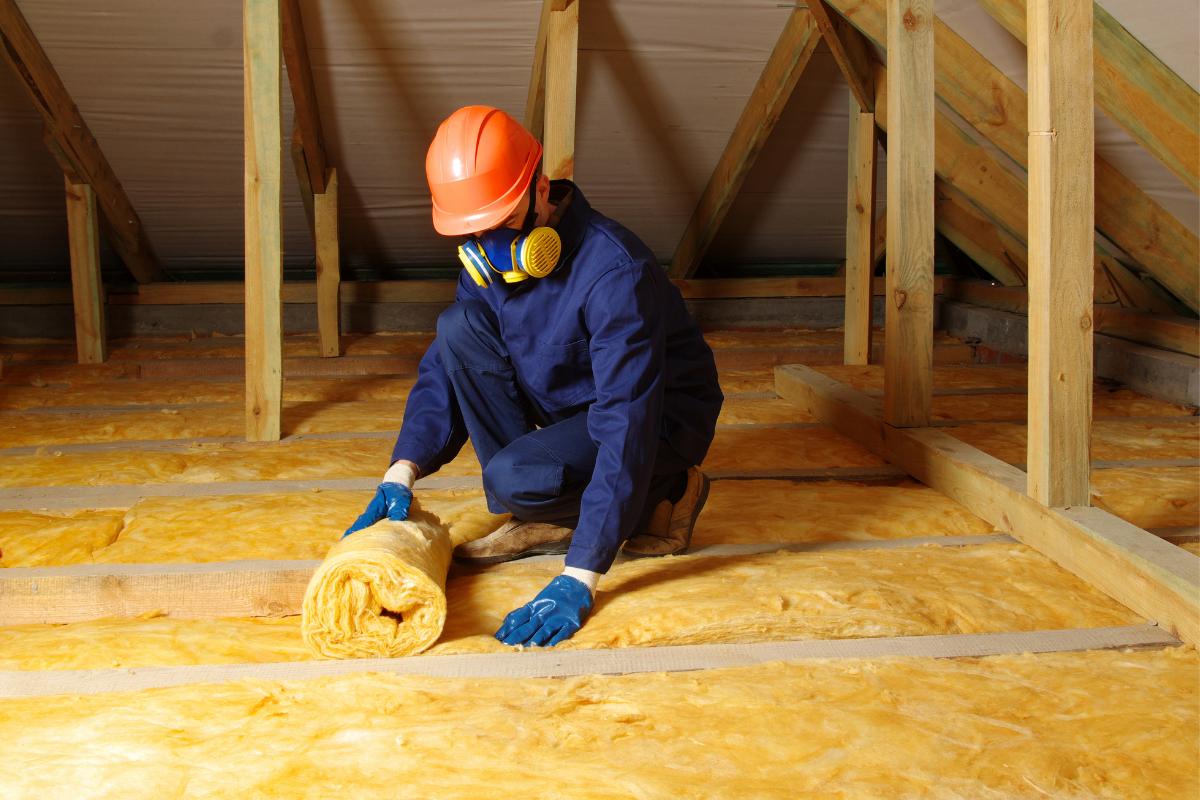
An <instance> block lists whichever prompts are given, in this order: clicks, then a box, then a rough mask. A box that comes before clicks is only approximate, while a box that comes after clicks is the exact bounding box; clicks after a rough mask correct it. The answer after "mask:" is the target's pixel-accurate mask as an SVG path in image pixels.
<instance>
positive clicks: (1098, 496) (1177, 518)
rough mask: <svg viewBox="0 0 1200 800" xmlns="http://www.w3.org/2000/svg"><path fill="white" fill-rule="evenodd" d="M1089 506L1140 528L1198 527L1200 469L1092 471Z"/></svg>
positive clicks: (1157, 468) (1199, 521)
mask: <svg viewBox="0 0 1200 800" xmlns="http://www.w3.org/2000/svg"><path fill="white" fill-rule="evenodd" d="M1092 502H1093V504H1095V505H1097V506H1099V507H1100V508H1103V509H1104V510H1106V511H1108V512H1109V513H1112V514H1116V515H1117V516H1118V517H1121V518H1122V519H1124V520H1128V521H1129V522H1132V523H1133V524H1134V525H1137V526H1138V527H1139V528H1170V527H1176V526H1183V525H1200V467H1140V468H1123V469H1095V470H1092Z"/></svg>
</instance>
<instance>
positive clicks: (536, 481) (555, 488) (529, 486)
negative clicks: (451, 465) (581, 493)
mask: <svg viewBox="0 0 1200 800" xmlns="http://www.w3.org/2000/svg"><path fill="white" fill-rule="evenodd" d="M539 450H540V448H536V447H532V448H531V447H528V446H523V443H522V442H520V441H519V440H518V441H516V442H513V443H512V444H510V445H509V446H508V447H505V448H504V449H503V450H501V451H500V452H498V453H496V455H494V456H492V459H491V460H490V461H489V462H488V464H487V466H486V467H484V469H483V486H484V488H485V489H487V491H488V493H490V494H491V495H492V497H494V498H495V499H496V500H497V501H499V502H500V504H501V505H503V506H504V507H505V508H507V509H508V510H509V511H510V512H512V514H513V515H514V516H516V517H518V518H536V516H537V514H538V512H539V510H540V509H542V508H543V507H544V506H545V505H546V504H547V503H551V502H553V501H555V500H557V499H558V498H559V497H560V496H561V494H562V490H563V477H564V468H563V465H562V464H561V463H559V462H556V461H554V460H553V459H550V458H548V457H546V458H539V457H538V456H539V455H540V453H539V452H537V451H539Z"/></svg>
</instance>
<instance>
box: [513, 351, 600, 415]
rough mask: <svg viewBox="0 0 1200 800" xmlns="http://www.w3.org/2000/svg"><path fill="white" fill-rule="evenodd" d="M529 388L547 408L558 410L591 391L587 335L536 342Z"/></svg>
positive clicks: (591, 396) (590, 360) (581, 399)
mask: <svg viewBox="0 0 1200 800" xmlns="http://www.w3.org/2000/svg"><path fill="white" fill-rule="evenodd" d="M532 372H533V373H534V374H533V375H531V376H528V378H527V381H528V384H529V388H530V389H531V390H532V391H533V392H534V393H535V394H536V395H537V399H538V401H539V402H540V403H541V404H542V406H543V407H544V408H545V409H546V410H547V411H561V410H563V409H566V408H571V407H573V406H577V405H579V404H580V403H582V402H584V401H586V400H590V399H592V398H593V396H594V395H595V391H596V390H595V383H594V382H593V379H592V358H591V354H590V352H589V351H588V342H587V339H577V340H575V341H573V342H567V343H566V344H555V343H552V342H542V341H539V342H538V343H537V347H536V351H535V364H534V369H533V370H532Z"/></svg>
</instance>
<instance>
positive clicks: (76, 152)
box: [0, 0, 166, 283]
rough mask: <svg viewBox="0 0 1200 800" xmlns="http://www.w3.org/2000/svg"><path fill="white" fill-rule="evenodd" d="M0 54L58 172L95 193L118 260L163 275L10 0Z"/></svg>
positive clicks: (138, 272) (0, 29)
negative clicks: (35, 115) (38, 122)
mask: <svg viewBox="0 0 1200 800" xmlns="http://www.w3.org/2000/svg"><path fill="white" fill-rule="evenodd" d="M0 54H2V55H3V56H4V58H5V60H7V61H8V63H9V64H10V65H11V66H12V68H13V71H14V72H15V74H16V76H17V79H18V80H19V81H20V82H21V84H22V85H23V86H24V87H25V91H26V92H27V93H28V94H29V97H30V99H31V100H32V101H33V105H34V107H35V108H37V110H38V111H39V112H40V113H41V115H42V119H43V121H44V123H45V127H46V136H45V140H46V146H47V147H48V148H49V150H50V153H51V154H52V155H53V156H54V158H55V160H56V161H58V163H59V166H60V167H61V168H62V170H63V174H64V175H65V176H66V177H67V179H68V180H69V181H70V182H71V183H72V184H87V185H88V186H90V187H91V188H92V191H94V192H95V193H96V205H97V207H98V209H99V210H100V212H101V213H102V214H103V215H104V220H105V222H107V223H108V228H107V233H108V234H109V240H110V241H111V243H112V245H113V248H114V249H115V250H116V251H117V253H118V255H120V257H121V261H122V262H124V264H125V266H126V267H127V268H128V269H129V271H130V273H132V275H133V277H134V278H135V279H136V280H137V281H138V283H149V282H151V281H156V280H161V279H163V278H164V277H166V276H165V274H164V273H163V270H162V267H161V266H160V265H159V263H158V259H157V258H156V257H155V255H154V251H153V250H152V249H151V247H150V242H149V240H148V239H147V238H146V234H145V231H144V230H143V228H142V222H141V220H140V219H139V218H138V215H137V212H136V211H134V209H133V204H132V203H131V202H130V201H129V197H128V196H127V195H126V194H125V189H124V188H123V187H122V186H121V182H120V181H119V180H118V179H117V176H116V174H115V173H114V172H113V170H112V167H111V166H110V165H109V163H108V159H106V158H105V157H104V153H103V151H102V150H101V149H100V145H99V143H98V142H97V141H96V137H95V136H93V135H92V132H91V129H90V128H88V125H87V123H86V122H84V119H83V115H82V114H80V113H79V109H78V107H76V105H75V101H73V100H72V99H71V95H70V93H69V92H67V88H66V86H64V85H63V82H62V79H61V78H60V77H59V75H58V72H57V71H56V70H55V69H54V65H53V64H51V63H50V59H49V57H47V55H46V51H45V50H43V49H42V46H41V44H40V43H39V42H38V40H37V37H36V36H34V33H33V30H32V29H31V28H30V27H29V23H28V22H26V20H25V17H24V15H23V14H22V13H21V10H20V9H19V8H18V7H17V4H16V2H15V0H0Z"/></svg>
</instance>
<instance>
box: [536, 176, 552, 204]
mask: <svg viewBox="0 0 1200 800" xmlns="http://www.w3.org/2000/svg"><path fill="white" fill-rule="evenodd" d="M537 193H538V197H540V198H542V199H543V200H545V199H547V198H549V197H550V178H549V177H547V175H546V173H544V172H543V173H542V174H540V175H538V179H537Z"/></svg>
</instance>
